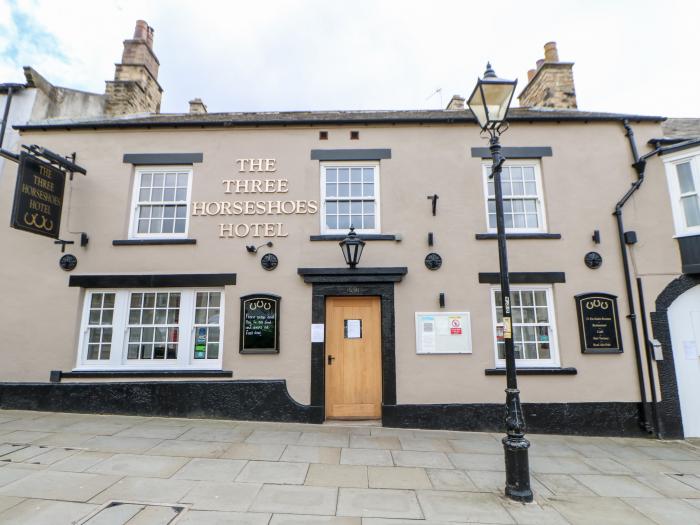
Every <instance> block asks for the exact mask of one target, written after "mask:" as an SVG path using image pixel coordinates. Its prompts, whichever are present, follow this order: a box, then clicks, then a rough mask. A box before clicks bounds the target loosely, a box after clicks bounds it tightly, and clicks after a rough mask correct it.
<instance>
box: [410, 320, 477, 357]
mask: <svg viewBox="0 0 700 525" xmlns="http://www.w3.org/2000/svg"><path fill="white" fill-rule="evenodd" d="M416 353H417V354H471V353H472V335H471V323H470V319H469V312H417V313H416Z"/></svg>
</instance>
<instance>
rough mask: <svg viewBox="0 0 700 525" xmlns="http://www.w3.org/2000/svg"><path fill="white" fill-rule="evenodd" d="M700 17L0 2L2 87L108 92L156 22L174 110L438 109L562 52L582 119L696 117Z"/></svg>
mask: <svg viewBox="0 0 700 525" xmlns="http://www.w3.org/2000/svg"><path fill="white" fill-rule="evenodd" d="M10 14H11V16H10ZM699 18H700V4H697V3H695V2H691V1H685V2H683V1H675V2H674V1H670V2H669V3H668V5H666V7H665V8H664V9H658V5H657V4H656V3H653V2H651V1H649V0H640V1H633V0H620V1H617V2H614V3H611V2H602V1H597V0H595V1H587V2H582V1H575V0H566V1H553V0H551V1H545V0H532V1H531V2H529V3H527V4H523V3H522V2H517V1H515V0H500V1H498V2H492V3H487V4H484V3H476V2H463V1H457V0H434V1H432V2H425V1H419V0H402V1H398V0H382V1H376V0H353V1H350V0H337V1H327V0H294V1H285V0H277V1H272V0H261V1H257V2H250V1H248V0H246V1H243V0H230V1H217V0H199V1H198V2H196V3H195V2H191V1H185V0H171V1H164V0H163V1H159V0H112V1H107V0H101V1H99V2H96V1H94V0H62V1H61V2H56V1H55V0H54V1H50V0H16V1H12V2H10V1H8V0H0V56H1V58H2V59H1V60H0V75H2V79H3V81H11V80H21V78H22V76H21V66H22V65H32V66H33V67H35V68H36V69H37V70H38V71H39V72H40V73H42V74H43V75H45V76H46V77H47V78H48V79H49V80H50V81H52V82H54V83H55V84H58V85H65V86H70V87H75V88H78V89H84V90H88V91H95V92H103V91H104V81H105V80H108V79H111V78H113V75H114V63H115V62H119V61H120V57H121V52H122V41H123V40H124V39H126V38H129V37H131V34H132V31H133V27H134V22H135V21H136V20H137V19H144V20H147V21H148V23H149V24H150V25H151V26H153V27H154V28H155V43H154V47H155V52H156V54H157V56H158V58H159V59H160V63H161V68H160V74H159V82H160V84H161V85H162V86H163V88H164V90H165V93H164V97H163V105H162V108H163V111H167V112H183V111H186V110H187V101H188V100H190V99H192V98H194V97H201V98H202V99H203V100H204V102H205V103H206V104H207V105H208V106H209V110H210V111H276V110H277V111H278V110H318V109H394V108H426V107H433V108H436V107H440V106H441V105H442V106H444V105H446V104H447V102H448V101H449V98H450V96H451V95H452V94H461V95H466V94H468V93H469V92H470V91H471V88H472V86H473V85H474V82H475V80H476V77H477V76H478V75H480V74H481V73H482V72H483V70H484V66H485V63H486V61H487V60H491V61H492V63H493V64H494V67H495V69H496V72H497V73H498V74H499V75H502V76H504V77H511V78H512V77H516V76H517V77H519V79H520V85H521V86H523V85H524V82H525V80H526V71H527V70H528V69H530V68H532V67H534V64H535V61H536V60H537V59H538V58H539V57H541V56H542V52H543V51H542V45H543V44H544V43H545V42H547V41H550V40H556V41H557V42H558V44H559V51H560V57H561V59H562V60H570V61H573V62H575V63H576V65H575V67H574V76H575V80H576V87H577V94H578V99H579V107H581V108H582V109H591V110H599V111H617V112H629V113H646V114H663V115H672V116H693V115H695V116H698V115H700V97H698V96H697V93H696V91H697V87H696V86H698V85H700V68H697V67H693V64H694V63H695V59H694V56H693V54H694V51H695V50H697V49H699V48H700V36H699V35H700V32H698V31H697V28H696V27H694V25H696V24H697V20H698V19H699ZM27 28H28V29H29V33H27V34H25V30H26V29H27ZM30 34H36V35H37V38H34V37H33V36H29V35H30ZM15 69H16V71H15ZM437 88H441V94H442V100H440V96H438V95H435V96H432V97H431V96H430V95H431V94H432V93H434V92H435V90H436V89H437Z"/></svg>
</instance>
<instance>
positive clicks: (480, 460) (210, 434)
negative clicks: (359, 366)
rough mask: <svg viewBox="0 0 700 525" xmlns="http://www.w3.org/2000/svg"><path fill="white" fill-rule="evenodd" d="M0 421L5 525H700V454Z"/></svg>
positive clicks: (209, 423) (382, 435)
mask: <svg viewBox="0 0 700 525" xmlns="http://www.w3.org/2000/svg"><path fill="white" fill-rule="evenodd" d="M528 438H529V439H530V440H531V442H532V446H531V448H530V466H531V474H532V478H531V481H532V487H533V490H534V494H535V501H534V502H533V503H531V504H522V503H515V502H512V501H510V500H508V499H506V498H505V497H504V496H503V495H502V493H503V486H504V480H505V475H504V468H503V449H502V446H501V444H500V439H501V435H500V434H491V433H473V432H452V431H431V430H406V429H392V428H383V427H381V426H368V425H353V424H350V423H349V424H333V425H303V424H283V423H254V422H238V421H221V420H205V419H173V418H151V417H129V416H102V415H83V414H65V413H46V412H23V411H0V465H1V466H0V523H3V524H4V523H17V524H22V525H35V524H51V525H61V524H71V523H80V524H83V523H85V524H89V525H121V524H126V523H128V524H129V525H146V524H148V525H151V524H177V525H184V524H203V525H207V524H245V525H263V524H265V525H291V524H296V525H304V524H309V525H320V524H329V525H420V524H423V525H447V524H451V525H455V524H459V523H481V524H486V523H489V524H494V523H495V524H522V525H549V524H552V525H559V524H571V525H577V524H586V525H598V524H601V525H605V524H625V525H627V524H654V523H656V524H662V525H666V524H682V525H692V524H700V443H698V442H695V443H693V442H690V441H658V440H654V439H632V438H611V437H579V436H555V435H535V434H530V435H528Z"/></svg>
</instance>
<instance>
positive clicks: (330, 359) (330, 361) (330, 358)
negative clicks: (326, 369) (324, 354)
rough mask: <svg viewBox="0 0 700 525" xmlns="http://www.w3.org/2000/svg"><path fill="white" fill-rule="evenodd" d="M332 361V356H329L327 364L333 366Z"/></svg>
mask: <svg viewBox="0 0 700 525" xmlns="http://www.w3.org/2000/svg"><path fill="white" fill-rule="evenodd" d="M333 359H335V357H333V356H332V355H329V356H328V364H329V365H332V364H333Z"/></svg>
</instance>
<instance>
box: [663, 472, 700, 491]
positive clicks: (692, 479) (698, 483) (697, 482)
mask: <svg viewBox="0 0 700 525" xmlns="http://www.w3.org/2000/svg"><path fill="white" fill-rule="evenodd" d="M669 476H670V477H671V478H673V479H675V480H678V481H681V482H683V483H685V484H686V485H690V486H691V487H693V488H695V489H698V490H700V476H694V475H692V474H669Z"/></svg>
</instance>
